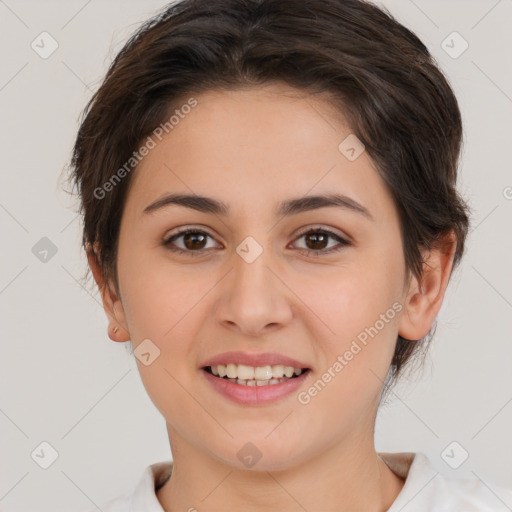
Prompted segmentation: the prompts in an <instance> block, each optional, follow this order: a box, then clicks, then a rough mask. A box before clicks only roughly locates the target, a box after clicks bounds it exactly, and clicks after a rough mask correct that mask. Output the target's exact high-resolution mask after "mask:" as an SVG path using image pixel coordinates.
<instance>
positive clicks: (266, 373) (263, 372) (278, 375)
mask: <svg viewBox="0 0 512 512" xmlns="http://www.w3.org/2000/svg"><path fill="white" fill-rule="evenodd" d="M210 368H211V371H212V373H213V375H216V376H218V377H226V378H227V379H228V380H229V381H230V382H237V383H238V384H243V385H244V384H245V385H247V386H253V385H257V386H266V385H268V384H269V383H270V384H277V383H279V382H282V380H283V379H284V380H286V379H289V378H291V377H292V376H293V375H300V374H301V373H302V369H301V368H293V366H283V365H282V364H276V365H274V366H270V365H267V366H258V367H256V368H255V367H253V366H247V365H245V364H232V363H229V364H226V365H224V364H219V365H215V366H211V367H210ZM246 382H247V383H246ZM252 383H254V384H252Z"/></svg>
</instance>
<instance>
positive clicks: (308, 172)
mask: <svg viewBox="0 0 512 512" xmlns="http://www.w3.org/2000/svg"><path fill="white" fill-rule="evenodd" d="M194 98H195V100H196V101H197V105H196V106H195V107H194V108H192V109H191V110H190V112H189V113H188V114H186V115H183V116H180V119H179V122H178V123H177V124H175V125H174V127H173V129H172V131H170V132H169V133H167V134H164V135H163V137H162V140H161V141H158V142H157V144H156V146H155V147H154V149H151V151H150V152H149V154H148V155H147V156H145V157H144V159H143V160H142V161H141V162H140V164H139V165H138V167H137V169H136V171H134V175H133V176H132V180H133V183H132V186H131V187H130V188H131V194H130V195H131V197H129V201H130V202H131V203H132V205H133V206H135V207H136V209H137V210H138V211H142V210H143V209H144V208H145V207H146V206H147V205H148V204H149V202H150V201H154V200H155V199H156V198H158V197H160V196H161V195H162V194H163V193H165V192H168V191H178V192H180V193H189V194H190V193H196V194H199V195H208V196H212V195H214V196H216V197H219V198H221V200H225V202H228V203H232V202H237V201H238V202H239V203H240V204H244V205H246V206H247V205H248V204H250V205H253V206H255V205H256V204H258V202H260V201H261V202H262V203H265V204H266V205H267V208H268V209H270V208H271V207H272V206H273V204H271V203H276V202H277V201H281V200H282V199H283V198H285V197H286V198H287V197H292V196H293V197H300V196H304V195H306V194H307V193H308V192H310V191H315V192H324V193H325V192H339V193H343V194H345V195H350V196H351V197H352V198H353V199H354V200H355V201H358V202H360V203H363V204H364V203H370V202H371V203H373V204H375V202H377V203H378V202H379V201H384V202H385V201H386V200H387V201H389V199H390V198H389V196H388V195H387V190H386V189H385V187H384V184H383V182H382V180H381V179H380V176H379V175H378V173H377V172H376V170H375V168H374V166H373V162H372V161H371V159H370V157H369V156H368V155H367V154H366V152H365V151H363V152H362V154H361V155H360V156H359V157H357V158H356V159H355V160H352V161H351V160H349V159H348V158H347V157H346V156H345V154H344V153H343V152H342V151H341V150H340V144H342V143H343V141H345V140H346V139H347V137H349V136H351V129H350V127H349V126H348V125H347V123H346V121H345V119H344V117H343V115H342V113H341V112H340V111H338V110H337V109H335V108H333V107H332V104H330V103H329V101H328V100H329V98H328V97H326V96H321V95H314V96H312V95H310V94H307V93H305V92H303V91H298V90H296V89H292V88H289V87H287V86H283V85H272V86H265V87H262V88H253V89H242V90H235V91H217V90H215V91H208V92H206V93H203V94H200V95H195V96H194ZM352 137H353V135H352ZM133 203H135V204H133ZM382 206H385V204H384V205H382ZM369 209H370V207H369Z"/></svg>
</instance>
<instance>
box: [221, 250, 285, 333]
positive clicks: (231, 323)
mask: <svg viewBox="0 0 512 512" xmlns="http://www.w3.org/2000/svg"><path fill="white" fill-rule="evenodd" d="M233 265H234V267H233V269H232V270H231V272H229V274H228V275H227V276H226V278H225V279H223V282H222V290H221V295H220V297H219V304H218V305H217V309H216V316H217V321H218V322H220V323H222V324H224V326H225V327H227V328H229V329H232V330H236V331H237V332H238V333H240V334H245V335H247V336H261V335H263V334H265V333H267V332H271V331H275V330H278V329H279V328H282V327H283V326H284V325H286V324H287V323H288V322H290V321H291V319H292V317H293V310H292V304H291V301H290V297H291V293H290V291H289V289H288V288H287V287H286V286H285V284H283V279H282V277H278V276H279V274H280V272H279V269H278V268H277V265H276V264H275V262H273V261H272V256H271V254H270V250H267V249H265V250H264V251H263V252H262V253H261V254H260V255H259V256H258V257H257V258H256V259H255V260H254V261H252V262H250V259H248V260H246V259H244V258H243V257H242V256H240V255H239V254H238V253H234V254H233Z"/></svg>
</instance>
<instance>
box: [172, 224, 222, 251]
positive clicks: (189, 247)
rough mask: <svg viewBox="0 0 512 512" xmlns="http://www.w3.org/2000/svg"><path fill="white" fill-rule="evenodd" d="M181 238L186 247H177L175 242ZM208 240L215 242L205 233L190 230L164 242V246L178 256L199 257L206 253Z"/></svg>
mask: <svg viewBox="0 0 512 512" xmlns="http://www.w3.org/2000/svg"><path fill="white" fill-rule="evenodd" d="M180 238H181V239H182V243H183V244H184V247H180V246H177V247H176V244H175V241H176V240H178V239H180ZM208 238H211V239H212V240H213V238H212V237H211V236H210V235H209V234H208V233H206V232H205V231H201V230H199V229H197V228H196V229H194V228H188V229H183V230H181V231H179V232H178V233H176V234H174V235H172V236H171V237H170V238H167V239H166V240H164V242H163V245H164V246H166V247H167V248H168V249H169V250H170V251H172V252H175V253H178V254H186V255H187V256H198V255H200V254H201V253H203V252H204V251H203V249H205V248H208V247H206V242H207V239H208Z"/></svg>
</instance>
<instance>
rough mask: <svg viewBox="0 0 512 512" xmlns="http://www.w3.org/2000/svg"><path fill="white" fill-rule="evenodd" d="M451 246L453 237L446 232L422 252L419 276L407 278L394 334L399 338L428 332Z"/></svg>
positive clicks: (444, 280)
mask: <svg viewBox="0 0 512 512" xmlns="http://www.w3.org/2000/svg"><path fill="white" fill-rule="evenodd" d="M455 248H456V240H455V236H454V235H453V233H450V234H449V235H445V237H444V238H443V239H442V240H441V241H440V242H439V244H438V246H437V247H436V248H433V249H431V250H430V251H426V252H425V253H424V254H423V256H424V260H423V270H422V275H421V276H420V277H415V276H413V278H412V279H411V284H410V286H409V291H408V293H407V297H406V299H405V304H404V311H403V313H402V316H401V318H400V324H399V329H398V334H399V335H400V336H401V337H402V338H405V339H407V340H420V339H422V338H424V337H425V336H427V334H428V333H429V331H430V329H431V327H432V325H433V323H434V321H435V319H436V316H437V314H438V313H439V310H440V309H441V306H442V303H443V299H444V294H445V291H446V288H447V286H448V282H449V279H450V275H451V272H452V268H453V257H454V254H455Z"/></svg>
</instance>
